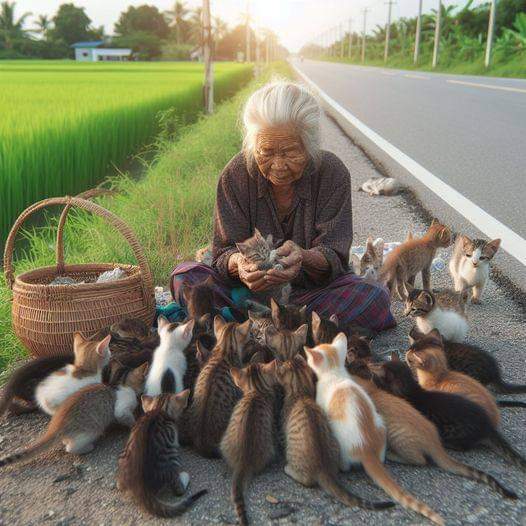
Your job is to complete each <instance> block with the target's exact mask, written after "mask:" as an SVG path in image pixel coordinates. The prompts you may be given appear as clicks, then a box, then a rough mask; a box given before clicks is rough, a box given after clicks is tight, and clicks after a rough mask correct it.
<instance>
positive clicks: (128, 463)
mask: <svg viewBox="0 0 526 526" xmlns="http://www.w3.org/2000/svg"><path fill="white" fill-rule="evenodd" d="M189 394H190V392H189V390H188V389H186V390H184V391H182V392H180V393H178V394H162V395H160V396H157V397H152V396H148V395H143V396H142V399H141V401H142V408H143V411H144V415H143V416H141V418H140V419H139V420H138V421H137V423H136V424H135V426H134V427H133V429H132V431H131V433H130V437H129V438H128V442H127V443H126V447H125V448H124V451H123V452H122V454H121V456H120V457H119V465H118V471H117V486H118V488H119V490H120V491H122V492H125V493H129V494H131V496H132V497H133V499H134V500H135V502H136V503H137V504H138V505H139V506H140V507H141V508H143V509H145V510H146V511H147V512H149V513H151V514H152V515H157V516H158V517H176V516H177V515H180V514H182V513H184V512H185V511H186V510H187V509H188V508H189V507H190V506H191V504H192V503H194V502H195V501H196V500H197V499H198V498H200V497H201V496H203V495H205V494H206V493H207V490H201V491H199V492H197V493H195V494H194V495H191V496H188V497H186V498H185V499H184V500H183V501H182V502H180V503H178V504H168V503H166V502H163V500H162V499H161V498H160V497H161V496H162V495H163V493H167V494H168V495H171V496H173V495H176V496H181V495H184V493H185V492H186V490H187V488H188V484H189V482H190V476H189V475H188V473H187V472H186V471H182V465H181V460H180V457H179V441H178V426H177V422H178V420H179V418H180V417H181V414H182V413H183V411H184V408H185V407H186V405H187V403H188V395H189Z"/></svg>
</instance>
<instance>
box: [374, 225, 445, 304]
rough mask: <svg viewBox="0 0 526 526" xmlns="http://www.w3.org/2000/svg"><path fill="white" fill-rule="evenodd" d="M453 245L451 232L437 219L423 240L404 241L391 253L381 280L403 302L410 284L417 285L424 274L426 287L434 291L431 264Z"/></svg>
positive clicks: (423, 278) (381, 273) (381, 274)
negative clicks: (420, 275)
mask: <svg viewBox="0 0 526 526" xmlns="http://www.w3.org/2000/svg"><path fill="white" fill-rule="evenodd" d="M450 244H451V231H450V229H449V228H448V227H447V226H444V225H442V224H441V223H439V222H438V221H437V220H436V219H433V222H432V223H431V226H430V227H429V229H428V231H427V232H426V233H425V235H424V236H423V237H420V238H413V239H409V240H407V241H404V242H403V243H402V244H401V245H398V246H397V247H395V248H394V249H393V250H391V252H389V253H388V254H387V255H386V257H385V261H384V264H383V265H382V268H381V270H380V276H379V280H380V281H381V282H382V283H384V284H385V285H387V286H388V287H389V289H390V290H391V294H392V293H393V292H394V290H395V289H396V291H397V292H398V295H399V296H400V298H401V299H405V298H406V297H407V295H408V292H407V284H410V285H414V283H415V277H416V275H417V274H418V273H419V272H420V273H421V274H422V284H423V288H424V289H426V290H429V289H430V288H431V263H432V261H433V258H434V257H435V254H436V251H437V249H438V248H444V247H448V246H449V245H450Z"/></svg>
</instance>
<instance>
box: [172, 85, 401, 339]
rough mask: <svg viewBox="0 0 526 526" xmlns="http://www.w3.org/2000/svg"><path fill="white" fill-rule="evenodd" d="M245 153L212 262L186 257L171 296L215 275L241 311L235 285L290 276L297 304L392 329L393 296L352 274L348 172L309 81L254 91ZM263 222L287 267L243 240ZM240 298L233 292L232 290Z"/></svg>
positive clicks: (225, 203) (229, 176) (225, 201)
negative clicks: (272, 265)
mask: <svg viewBox="0 0 526 526" xmlns="http://www.w3.org/2000/svg"><path fill="white" fill-rule="evenodd" d="M243 121H244V128H245V136H244V142H243V152H241V153H239V154H237V155H236V156H235V157H234V158H233V159H232V160H231V161H230V162H229V163H228V165H227V166H226V167H225V169H224V170H223V173H222V174H221V176H220V178H219V183H218V187H217V197H216V207H215V217H214V234H213V241H212V253H213V262H212V266H211V267H209V266H207V265H204V264H202V263H183V264H182V265H179V266H178V267H177V268H176V269H175V270H174V271H173V274H172V281H171V289H172V294H173V296H174V299H175V300H176V301H177V302H178V303H180V304H182V305H183V306H184V304H185V301H184V297H183V294H182V289H183V288H184V285H193V284H195V283H198V282H200V281H201V280H204V279H206V278H207V277H208V276H210V275H212V276H213V277H214V282H215V285H216V291H217V294H216V302H218V305H217V307H218V309H221V308H223V309H224V308H225V307H229V308H231V309H232V310H233V311H234V312H235V310H236V309H235V302H234V301H233V295H232V289H234V290H235V289H236V288H239V287H240V286H241V285H242V284H243V285H245V286H246V287H247V288H248V289H249V290H250V291H253V292H258V291H263V290H265V289H266V288H268V287H273V286H275V285H277V284H280V283H284V282H290V283H291V284H292V293H291V296H290V302H291V303H295V304H299V305H304V304H306V305H307V308H308V311H309V312H311V311H313V310H314V311H316V312H317V313H318V314H319V315H321V316H326V317H328V316H330V315H332V314H336V315H337V317H338V320H339V321H340V325H341V326H342V327H345V326H348V325H349V323H350V322H356V323H358V324H360V325H362V326H364V327H367V328H370V329H373V330H382V329H386V328H389V327H392V326H393V325H394V324H395V322H394V319H393V316H392V315H391V312H390V302H389V294H388V292H387V290H386V289H385V288H384V287H382V286H380V285H378V284H373V283H370V282H366V281H364V280H363V279H362V278H360V277H357V276H355V275H354V274H352V272H350V270H349V266H348V260H349V250H350V248H351V243H352V236H353V231H352V226H353V225H352V206H351V179H350V176H349V172H348V170H347V168H346V167H345V165H344V164H343V163H342V161H340V159H338V157H336V155H334V154H333V153H330V152H327V151H324V150H321V148H320V108H319V106H318V104H317V102H316V100H315V99H314V97H313V96H312V95H311V94H310V93H309V92H308V91H306V90H305V89H304V88H302V87H300V86H298V85H296V84H293V83H289V82H275V83H271V84H268V85H266V86H264V87H262V88H261V89H259V90H258V91H256V92H255V93H254V94H253V95H252V96H251V97H250V99H249V100H248V102H247V103H246V106H245V109H244V114H243ZM256 228H257V229H258V230H259V231H260V232H261V233H262V234H263V235H264V236H267V235H268V234H272V236H273V238H274V239H275V240H281V243H282V244H281V246H280V248H279V249H278V255H280V256H281V262H282V264H283V266H284V269H283V270H276V269H272V270H267V271H259V270H255V269H254V268H253V267H251V266H250V265H248V264H247V263H246V262H245V261H244V258H243V256H242V255H241V254H240V253H239V252H238V250H237V248H236V242H241V241H244V240H245V239H247V238H249V237H250V236H252V235H253V234H254V229H256ZM234 299H235V298H234Z"/></svg>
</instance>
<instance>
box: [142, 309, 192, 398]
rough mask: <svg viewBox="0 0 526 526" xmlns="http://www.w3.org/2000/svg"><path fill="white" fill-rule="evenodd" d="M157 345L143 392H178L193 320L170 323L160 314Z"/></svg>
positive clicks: (181, 381)
mask: <svg viewBox="0 0 526 526" xmlns="http://www.w3.org/2000/svg"><path fill="white" fill-rule="evenodd" d="M158 324H159V336H160V339H161V341H160V343H159V347H157V349H155V351H154V353H153V360H152V364H151V366H150V369H149V371H148V378H147V379H146V388H145V392H146V394H147V395H149V396H157V395H159V394H161V393H163V392H165V393H180V392H181V391H182V390H183V388H184V385H183V378H184V375H185V372H186V357H185V354H184V351H185V349H186V348H187V347H188V345H189V344H190V341H191V340H192V333H193V330H194V324H195V322H194V320H190V321H189V322H187V323H184V324H178V323H170V322H169V321H168V320H167V319H166V318H165V317H164V316H160V317H159V320H158Z"/></svg>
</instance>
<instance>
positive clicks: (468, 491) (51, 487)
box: [0, 119, 526, 526]
mask: <svg viewBox="0 0 526 526" xmlns="http://www.w3.org/2000/svg"><path fill="white" fill-rule="evenodd" d="M323 128H324V141H325V147H326V148H327V149H330V150H332V151H334V152H335V153H337V154H338V155H339V156H340V157H341V158H342V159H343V160H344V162H345V163H346V164H347V166H348V167H349V169H350V171H351V175H352V181H353V189H354V191H355V192H354V228H353V230H354V240H355V244H362V243H363V242H364V241H365V239H366V237H367V235H368V234H371V235H373V236H375V237H377V236H382V237H383V238H384V239H385V240H386V241H396V240H403V239H404V238H405V235H406V232H407V230H408V228H411V229H412V230H413V231H414V232H415V233H416V232H419V231H421V230H424V229H425V226H426V224H427V221H428V219H429V218H428V217H426V213H425V210H424V209H423V208H421V207H420V206H419V205H418V203H415V202H413V201H412V200H411V199H410V198H409V197H392V198H385V197H379V198H370V197H368V196H366V195H365V194H363V193H361V192H357V191H356V190H357V189H358V187H359V185H360V184H361V183H362V182H363V181H364V180H365V179H367V178H369V177H371V176H376V175H378V174H377V172H376V170H375V168H374V167H373V165H372V164H371V163H370V162H369V160H368V159H367V158H366V157H365V156H364V154H363V153H362V152H361V150H360V149H358V148H357V147H356V146H354V145H353V144H352V143H351V142H350V141H349V139H348V138H347V137H345V136H344V135H343V134H342V132H341V131H340V130H339V128H338V127H337V126H336V125H335V124H334V123H333V122H332V121H330V120H329V119H324V122H323ZM443 255H444V257H447V256H448V255H449V254H443ZM497 260H498V256H497ZM433 284H434V285H439V286H440V285H448V284H449V276H448V274H447V272H446V271H444V272H441V273H438V274H435V275H434V276H433ZM483 299H484V300H485V301H484V303H483V304H482V305H480V306H476V307H475V306H473V307H472V308H470V312H469V314H470V319H471V332H470V336H469V338H470V340H471V341H473V342H476V343H478V344H480V345H481V346H483V347H484V348H486V349H488V350H491V351H495V353H496V356H497V358H498V360H499V362H500V363H501V364H503V365H504V367H505V377H506V378H507V379H510V380H513V381H516V382H519V381H521V382H522V383H524V370H525V354H524V352H523V346H524V341H525V340H526V326H525V324H524V314H523V313H522V312H521V309H520V307H519V305H518V304H516V303H514V302H513V300H512V298H511V295H510V294H509V293H508V292H507V291H506V290H503V289H501V288H499V287H498V286H497V285H496V284H495V283H494V282H491V283H489V285H488V287H487V289H486V291H485V296H484V298H483ZM394 310H395V312H396V314H397V317H398V319H400V324H399V326H398V327H397V328H396V329H394V330H392V331H389V332H388V333H385V334H383V335H382V336H381V337H379V338H378V339H377V340H376V342H375V350H376V351H377V352H379V353H383V352H384V351H385V352H388V351H389V350H393V349H394V350H398V349H404V348H405V346H406V345H407V339H406V335H407V332H408V329H409V321H408V320H406V319H402V318H400V316H399V315H400V304H399V303H395V305H394ZM501 398H503V397H501ZM521 399H523V400H524V399H525V397H524V396H522V398H521ZM46 422H47V419H46V418H45V417H44V416H41V415H27V416H22V417H19V418H16V419H13V418H10V419H3V420H2V421H1V422H0V454H4V453H7V452H8V451H12V450H13V449H16V448H18V447H19V446H23V445H24V444H27V443H28V441H31V440H33V439H34V438H36V437H37V436H38V435H39V434H40V433H41V432H42V431H43V430H44V428H45V425H46ZM524 423H525V414H524V413H523V412H521V410H517V409H504V410H503V418H502V430H503V432H504V434H505V435H506V436H507V437H508V438H509V439H510V440H511V442H512V443H514V444H515V446H516V447H517V448H518V449H520V450H521V451H522V452H523V453H524V454H526V428H525V426H524ZM125 440H126V434H125V432H124V431H123V430H119V429H115V430H113V431H112V432H111V433H109V434H108V435H107V436H105V437H104V438H103V439H102V440H101V441H100V442H99V444H98V446H97V449H96V450H95V451H94V452H93V453H91V454H89V455H87V456H85V457H71V456H66V454H64V453H63V452H62V451H57V452H54V453H50V454H48V455H47V456H45V457H42V458H41V459H39V460H38V461H36V462H33V463H31V464H28V465H26V466H14V467H11V468H8V469H5V470H2V471H1V472H0V525H3V524H9V525H19V524H20V525H22V524H23V525H30V524H50V525H57V526H58V525H61V526H66V525H80V524H83V525H103V524H104V525H106V524H108V525H109V524H115V525H123V524H130V525H131V524H162V523H164V522H166V523H167V522H168V521H161V520H156V519H151V518H150V517H148V516H146V515H143V514H142V513H141V512H139V511H138V510H137V508H136V507H135V506H134V505H133V504H132V503H130V502H127V501H125V500H123V498H122V497H121V495H120V494H119V493H118V491H117V490H116V488H115V476H114V474H115V469H116V463H117V457H118V454H119V452H120V451H121V450H122V447H123V445H124V443H125ZM453 454H454V456H455V457H457V458H459V459H462V460H465V461H466V462H469V463H470V464H471V465H473V466H476V467H478V468H480V469H483V470H485V471H487V472H489V473H491V474H492V475H494V476H495V477H497V478H498V479H499V480H500V481H501V482H503V483H504V484H505V485H507V486H508V487H510V488H513V489H515V490H516V491H517V492H518V493H519V495H520V500H519V501H517V502H509V501H504V500H502V499H501V498H500V497H499V496H498V495H496V494H495V493H493V492H491V491H490V490H489V489H487V488H486V487H485V486H483V485H480V484H476V483H474V482H471V481H467V480H464V479H462V478H460V477H456V476H453V475H449V474H447V473H444V472H442V471H440V470H438V469H436V468H431V467H429V468H427V467H426V468H415V467H412V466H403V465H397V464H392V463H390V464H389V468H390V470H391V471H392V473H393V475H394V477H395V478H396V480H397V481H398V482H399V483H400V484H401V485H402V486H403V487H405V488H407V489H408V490H409V491H411V492H412V493H413V494H415V495H416V496H418V497H419V498H420V499H422V500H423V501H425V502H426V503H427V504H429V505H430V506H431V507H433V508H434V509H435V510H436V511H438V512H440V513H441V514H442V515H443V516H444V517H445V519H446V522H447V524H451V525H460V524H477V525H506V526H510V525H515V524H526V504H525V502H526V500H525V499H526V491H525V478H524V476H523V474H521V473H520V472H519V471H518V470H517V469H515V468H512V467H508V466H507V465H506V464H504V462H503V461H501V460H500V459H499V458H496V456H495V455H493V454H492V453H491V452H490V451H488V450H483V449H480V450H477V451H474V452H470V453H468V454H459V453H453ZM183 462H184V465H185V467H186V469H187V470H188V471H189V473H190V475H191V489H192V490H193V491H195V490H198V489H201V488H207V489H208V492H209V493H208V495H206V496H205V497H203V498H202V499H201V500H199V501H198V502H197V503H196V505H195V506H194V507H193V508H192V509H191V510H190V511H189V512H187V513H186V514H185V515H184V516H183V517H181V518H179V519H176V520H173V521H171V522H172V523H180V524H233V523H235V515H234V512H233V509H232V506H231V505H230V501H229V493H230V476H229V474H228V471H227V468H226V466H225V464H224V463H223V462H222V461H220V460H212V461H211V460H206V459H203V458H200V457H198V456H196V455H194V454H193V453H191V452H190V451H184V452H183ZM345 477H346V478H347V479H348V480H349V482H350V483H351V484H352V489H353V490H354V491H355V492H356V493H358V494H360V495H362V496H366V497H368V498H370V499H376V500H378V499H385V495H384V494H383V492H382V491H381V490H380V489H378V488H376V487H375V486H374V485H373V484H372V483H371V482H370V481H369V480H368V479H367V477H366V476H365V475H364V474H363V473H361V472H356V473H353V474H352V475H345ZM246 497H247V504H248V509H249V513H250V517H251V518H252V521H253V523H254V524H293V523H298V524H312V525H322V524H324V525H336V524H351V523H352V524H353V525H369V526H371V525H379V526H380V525H385V524H423V523H425V522H426V521H425V520H424V519H422V518H421V517H420V516H419V515H416V514H415V513H412V512H408V511H405V510H404V509H403V508H401V507H400V506H397V507H396V508H394V509H393V510H388V511H385V512H363V511H360V510H358V509H348V508H345V507H344V506H342V505H340V504H338V503H335V502H334V501H333V500H332V499H330V498H328V497H326V496H325V495H324V494H323V492H322V491H321V490H319V489H306V488H303V487H301V486H299V485H298V484H296V483H295V482H292V481H291V480H290V479H288V478H287V477H286V475H284V473H283V472H282V469H281V467H280V466H275V467H274V468H272V469H270V470H269V471H267V472H265V473H264V474H262V475H261V476H258V477H257V478H256V479H255V480H254V481H253V482H252V484H251V485H250V486H249V488H248V490H247V492H246Z"/></svg>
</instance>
